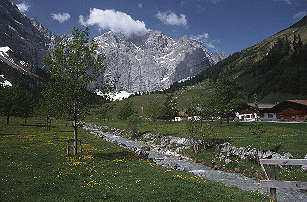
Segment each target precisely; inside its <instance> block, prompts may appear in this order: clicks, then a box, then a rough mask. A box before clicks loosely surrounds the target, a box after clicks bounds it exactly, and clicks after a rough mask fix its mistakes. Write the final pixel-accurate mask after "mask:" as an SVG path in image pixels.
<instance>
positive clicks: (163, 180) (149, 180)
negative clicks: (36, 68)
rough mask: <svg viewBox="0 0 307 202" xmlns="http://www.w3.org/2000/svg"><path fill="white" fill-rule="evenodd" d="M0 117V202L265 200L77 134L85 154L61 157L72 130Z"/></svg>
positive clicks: (62, 125) (59, 123)
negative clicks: (46, 128) (45, 126)
mask: <svg viewBox="0 0 307 202" xmlns="http://www.w3.org/2000/svg"><path fill="white" fill-rule="evenodd" d="M10 124H11V125H10V126H6V125H5V119H4V118H3V117H0V126H1V127H0V201H102V200H107V201H120V200H121V201H128V200H129V201H131V200H134V201H138V200H140V201H161V200H165V201H166V200H172V201H192V200H196V201H265V200H268V198H267V197H265V196H263V195H261V194H259V193H257V192H250V191H242V190H239V189H238V188H234V187H226V186H224V185H223V184H221V183H217V182H212V181H209V180H205V179H203V178H201V177H197V176H195V175H193V174H191V173H185V172H183V171H177V170H173V169H168V168H165V167H162V166H159V165H157V164H156V163H153V162H151V161H149V160H146V159H143V158H140V157H139V156H137V155H136V154H134V153H133V152H130V151H129V150H127V149H124V148H121V147H119V146H117V145H115V144H111V143H108V142H105V141H102V140H101V139H100V138H99V137H97V136H93V135H90V134H88V133H86V132H85V131H84V130H80V133H79V137H80V138H81V139H82V146H83V148H84V151H83V153H82V154H79V155H77V156H74V157H73V156H69V157H68V156H67V155H66V140H67V139H70V138H72V131H73V130H72V128H71V127H70V126H66V124H65V122H63V121H53V123H52V127H51V130H50V131H46V130H45V128H44V121H43V120H40V119H31V120H28V122H27V124H24V122H23V120H21V119H18V118H12V120H11V123H10Z"/></svg>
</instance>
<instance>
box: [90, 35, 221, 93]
mask: <svg viewBox="0 0 307 202" xmlns="http://www.w3.org/2000/svg"><path fill="white" fill-rule="evenodd" d="M95 40H96V42H97V43H98V45H99V50H100V52H102V53H104V54H105V55H106V60H105V65H106V66H107V67H108V73H111V74H112V75H119V76H120V80H119V83H118V88H119V89H122V90H125V91H128V92H144V91H155V90H160V89H165V88H168V87H169V86H170V85H171V84H172V83H174V82H176V81H179V80H182V79H185V78H187V77H193V76H195V75H197V74H198V73H199V72H201V71H202V70H204V69H206V68H208V67H209V66H211V65H213V64H215V63H217V62H218V61H220V60H221V59H223V58H224V57H225V56H223V55H216V54H213V53H210V52H209V51H208V50H207V48H206V47H205V46H204V44H202V43H199V42H197V41H193V40H189V39H188V38H187V37H183V38H181V39H179V40H173V39H172V38H170V37H168V36H166V35H164V34H162V33H161V32H159V31H149V32H148V33H147V34H145V35H144V36H136V35H133V36H126V35H124V34H121V33H114V32H107V33H105V34H103V35H101V36H99V37H96V38H95Z"/></svg>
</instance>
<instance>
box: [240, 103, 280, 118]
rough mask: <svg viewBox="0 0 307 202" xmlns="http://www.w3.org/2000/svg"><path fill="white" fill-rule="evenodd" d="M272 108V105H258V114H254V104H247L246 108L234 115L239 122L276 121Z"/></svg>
mask: <svg viewBox="0 0 307 202" xmlns="http://www.w3.org/2000/svg"><path fill="white" fill-rule="evenodd" d="M274 106H275V105H274V104H258V108H259V112H260V114H256V113H255V110H254V108H255V104H253V103H248V104H247V106H246V107H244V108H242V109H241V110H240V112H237V113H236V119H237V120H239V121H255V120H257V119H260V120H262V121H274V120H276V113H275V112H274V110H273V107H274Z"/></svg>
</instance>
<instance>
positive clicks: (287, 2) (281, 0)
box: [273, 0, 292, 5]
mask: <svg viewBox="0 0 307 202" xmlns="http://www.w3.org/2000/svg"><path fill="white" fill-rule="evenodd" d="M273 1H276V2H278V1H279V2H285V3H286V4H288V5H292V1H291V0H273Z"/></svg>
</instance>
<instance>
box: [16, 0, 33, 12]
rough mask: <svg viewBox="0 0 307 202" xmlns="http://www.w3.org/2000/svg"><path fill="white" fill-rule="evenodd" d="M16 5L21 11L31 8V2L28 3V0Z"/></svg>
mask: <svg viewBox="0 0 307 202" xmlns="http://www.w3.org/2000/svg"><path fill="white" fill-rule="evenodd" d="M16 6H17V8H18V9H19V11H20V12H22V13H25V12H27V11H29V8H30V6H29V4H27V3H26V2H23V3H20V4H16Z"/></svg>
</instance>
